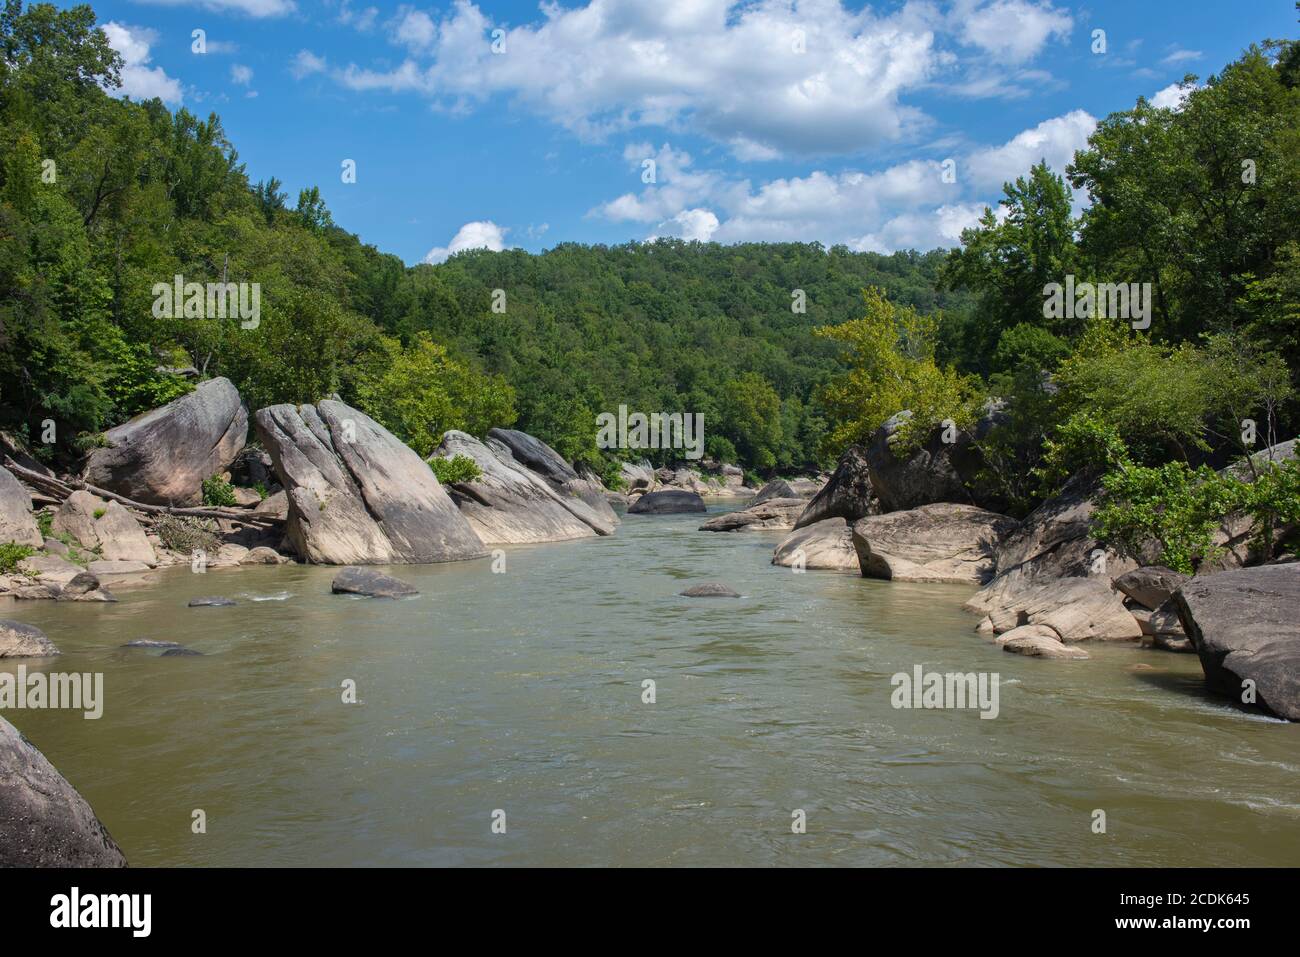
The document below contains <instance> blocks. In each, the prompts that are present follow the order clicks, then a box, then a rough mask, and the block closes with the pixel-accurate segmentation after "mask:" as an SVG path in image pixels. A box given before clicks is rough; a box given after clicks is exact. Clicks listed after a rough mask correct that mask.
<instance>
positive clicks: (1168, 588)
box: [1115, 565, 1191, 610]
mask: <svg viewBox="0 0 1300 957" xmlns="http://www.w3.org/2000/svg"><path fill="white" fill-rule="evenodd" d="M1190 577H1191V576H1189V575H1184V574H1182V573H1181V572H1176V571H1174V570H1173V569H1172V568H1165V567H1164V566H1163V565H1143V566H1142V567H1141V568H1135V569H1133V570H1132V571H1130V572H1125V573H1124V574H1123V575H1120V576H1119V577H1118V578H1116V579H1115V587H1116V588H1118V589H1119V590H1120V591H1122V592H1123V593H1124V594H1125V595H1127V596H1128V597H1129V598H1131V599H1133V600H1134V601H1135V602H1137V603H1138V604H1139V605H1141V606H1142V607H1143V608H1150V609H1152V610H1154V609H1156V608H1159V607H1160V606H1161V605H1163V604H1164V603H1165V602H1167V601H1168V600H1169V599H1170V598H1172V597H1173V594H1174V592H1176V591H1178V589H1180V588H1182V587H1183V585H1184V584H1186V583H1187V581H1188V579H1189V578H1190Z"/></svg>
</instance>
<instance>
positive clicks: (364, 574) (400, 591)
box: [330, 567, 420, 598]
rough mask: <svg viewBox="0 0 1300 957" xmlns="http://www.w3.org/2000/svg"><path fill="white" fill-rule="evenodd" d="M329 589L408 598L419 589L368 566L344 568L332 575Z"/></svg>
mask: <svg viewBox="0 0 1300 957" xmlns="http://www.w3.org/2000/svg"><path fill="white" fill-rule="evenodd" d="M330 590H331V591H333V592H335V593H339V592H341V593H343V594H347V595H365V596H366V597H368V598H408V597H410V596H411V595H418V594H420V593H419V591H418V590H417V589H415V588H413V587H412V586H410V585H408V584H407V583H406V582H404V581H402V580H401V579H400V578H393V577H392V576H390V575H384V574H382V573H380V572H377V571H373V570H372V569H369V568H352V567H349V568H345V569H343V570H342V571H341V572H339V573H338V574H337V575H335V576H334V581H333V583H332V584H331V585H330Z"/></svg>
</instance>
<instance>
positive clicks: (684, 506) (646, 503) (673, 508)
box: [627, 489, 706, 515]
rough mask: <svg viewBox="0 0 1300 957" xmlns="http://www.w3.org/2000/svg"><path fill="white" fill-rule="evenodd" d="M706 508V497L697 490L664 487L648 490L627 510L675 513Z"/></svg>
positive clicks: (645, 513) (647, 512) (652, 513)
mask: <svg viewBox="0 0 1300 957" xmlns="http://www.w3.org/2000/svg"><path fill="white" fill-rule="evenodd" d="M705 510H706V509H705V506H704V499H702V498H700V496H699V495H697V494H696V493H695V492H687V491H683V490H682V489H663V490H662V491H659V492H646V493H645V494H644V495H642V496H641V497H640V498H638V499H637V500H636V501H635V502H633V503H632V505H631V506H630V507H629V508H628V510H627V511H628V514H629V515H675V514H681V513H683V512H703V511H705Z"/></svg>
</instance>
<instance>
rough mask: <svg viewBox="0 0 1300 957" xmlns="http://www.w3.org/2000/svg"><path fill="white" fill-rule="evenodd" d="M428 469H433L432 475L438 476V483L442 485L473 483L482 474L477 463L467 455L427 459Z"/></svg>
mask: <svg viewBox="0 0 1300 957" xmlns="http://www.w3.org/2000/svg"><path fill="white" fill-rule="evenodd" d="M429 468H431V469H433V474H434V475H436V476H438V481H439V482H441V483H442V484H443V485H453V484H455V483H456V482H473V481H474V480H475V479H477V478H479V477H480V476H481V475H482V474H483V470H482V469H480V468H479V467H478V463H477V462H475V461H474V460H473V459H472V458H470V457H469V456H468V455H457V456H454V457H453V458H450V459H442V458H432V459H429Z"/></svg>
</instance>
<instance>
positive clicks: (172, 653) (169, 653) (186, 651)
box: [158, 648, 203, 658]
mask: <svg viewBox="0 0 1300 957" xmlns="http://www.w3.org/2000/svg"><path fill="white" fill-rule="evenodd" d="M191 656H196V657H202V656H203V652H201V651H195V650H194V649H193V648H168V649H167V650H166V651H164V652H163V653H162V654H161V655H159V656H158V657H160V658H186V657H191Z"/></svg>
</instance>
